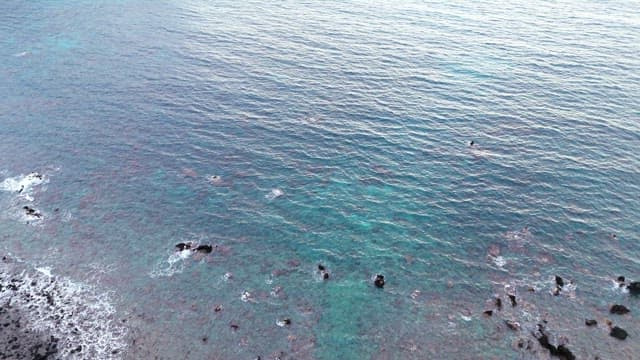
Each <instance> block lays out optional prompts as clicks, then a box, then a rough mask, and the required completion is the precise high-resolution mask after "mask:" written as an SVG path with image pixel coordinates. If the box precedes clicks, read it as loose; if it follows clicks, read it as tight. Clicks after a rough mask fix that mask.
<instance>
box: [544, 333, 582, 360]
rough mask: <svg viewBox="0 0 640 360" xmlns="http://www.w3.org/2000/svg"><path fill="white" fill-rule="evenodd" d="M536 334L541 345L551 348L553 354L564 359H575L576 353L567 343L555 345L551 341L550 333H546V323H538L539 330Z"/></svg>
mask: <svg viewBox="0 0 640 360" xmlns="http://www.w3.org/2000/svg"><path fill="white" fill-rule="evenodd" d="M534 336H535V337H536V339H538V342H539V343H540V346H542V347H543V348H545V349H547V350H549V352H550V353H551V356H555V357H558V358H560V359H564V360H575V358H576V357H575V355H573V353H572V352H571V351H570V350H569V349H568V348H567V347H566V346H565V345H559V346H555V345H553V344H551V343H550V342H549V335H548V334H547V333H546V330H545V328H544V325H542V324H538V332H537V334H534Z"/></svg>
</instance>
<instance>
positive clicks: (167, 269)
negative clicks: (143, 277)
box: [149, 249, 193, 278]
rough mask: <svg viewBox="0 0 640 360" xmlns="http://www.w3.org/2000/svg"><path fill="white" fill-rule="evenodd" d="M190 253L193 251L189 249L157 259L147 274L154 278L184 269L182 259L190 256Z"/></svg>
mask: <svg viewBox="0 0 640 360" xmlns="http://www.w3.org/2000/svg"><path fill="white" fill-rule="evenodd" d="M191 254H193V251H191V250H189V249H185V250H182V251H176V252H173V253H172V254H171V255H169V257H168V258H166V259H164V260H161V261H159V262H158V263H157V264H156V265H155V266H154V267H153V270H151V272H150V273H149V276H151V277H153V278H156V277H166V276H172V275H173V274H177V273H181V272H182V271H183V270H184V261H185V260H186V259H188V258H189V257H191Z"/></svg>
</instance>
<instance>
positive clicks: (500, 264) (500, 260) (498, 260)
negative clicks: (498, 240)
mask: <svg viewBox="0 0 640 360" xmlns="http://www.w3.org/2000/svg"><path fill="white" fill-rule="evenodd" d="M491 258H492V259H493V263H494V264H495V265H496V266H497V267H499V268H501V267H503V266H505V265H507V260H506V259H505V258H504V257H502V256H496V257H491Z"/></svg>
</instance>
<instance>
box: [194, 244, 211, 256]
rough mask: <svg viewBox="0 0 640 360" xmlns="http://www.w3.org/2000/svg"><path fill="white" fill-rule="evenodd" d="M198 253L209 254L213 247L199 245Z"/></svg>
mask: <svg viewBox="0 0 640 360" xmlns="http://www.w3.org/2000/svg"><path fill="white" fill-rule="evenodd" d="M196 251H198V252H201V253H205V254H208V253H210V252H212V251H213V247H212V246H211V245H198V247H197V248H196Z"/></svg>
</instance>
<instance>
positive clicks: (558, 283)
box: [556, 275, 564, 287]
mask: <svg viewBox="0 0 640 360" xmlns="http://www.w3.org/2000/svg"><path fill="white" fill-rule="evenodd" d="M556 286H558V287H563V286H564V280H563V279H562V278H561V277H560V276H558V275H556Z"/></svg>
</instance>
